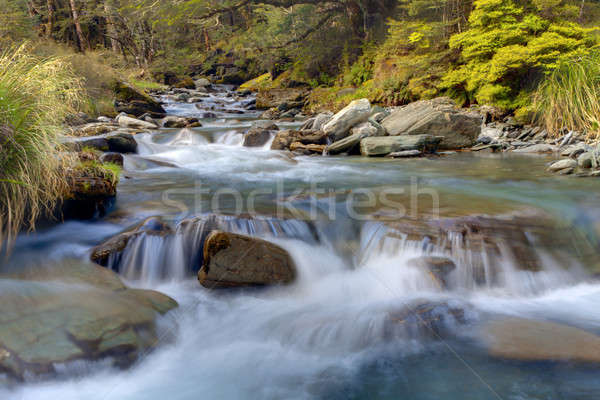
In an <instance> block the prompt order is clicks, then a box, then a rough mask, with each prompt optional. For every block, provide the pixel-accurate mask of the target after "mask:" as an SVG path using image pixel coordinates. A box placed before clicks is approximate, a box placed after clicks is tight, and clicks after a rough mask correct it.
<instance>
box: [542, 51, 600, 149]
mask: <svg viewBox="0 0 600 400" xmlns="http://www.w3.org/2000/svg"><path fill="white" fill-rule="evenodd" d="M533 106H534V110H535V122H537V123H540V124H542V125H544V126H545V127H546V129H547V130H548V132H549V133H550V134H551V135H554V136H558V135H559V133H560V131H561V130H563V129H567V130H575V131H579V132H583V133H585V134H586V136H587V138H588V139H596V138H598V137H599V136H600V51H595V52H593V53H591V54H589V55H587V56H583V57H579V58H577V59H574V60H565V61H563V62H561V63H560V64H559V66H558V68H557V69H556V70H554V71H553V72H552V73H551V74H550V75H548V76H547V77H546V78H545V80H544V81H543V82H542V83H541V85H540V86H539V87H538V89H537V91H536V92H535V94H534V98H533Z"/></svg>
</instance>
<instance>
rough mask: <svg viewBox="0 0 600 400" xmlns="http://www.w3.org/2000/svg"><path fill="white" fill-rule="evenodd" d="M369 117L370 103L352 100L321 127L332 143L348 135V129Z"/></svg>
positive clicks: (365, 100)
mask: <svg viewBox="0 0 600 400" xmlns="http://www.w3.org/2000/svg"><path fill="white" fill-rule="evenodd" d="M369 115H371V103H370V102H369V100H367V99H360V100H354V101H353V102H351V103H350V104H348V105H347V106H346V107H345V108H344V109H343V110H342V111H340V112H339V113H337V114H335V115H334V116H333V118H332V119H331V120H330V121H329V122H327V123H326V124H325V125H324V126H323V132H325V134H326V135H327V136H329V138H330V139H331V140H332V141H337V140H340V139H343V138H345V137H346V136H348V135H349V133H350V129H352V128H353V127H354V126H356V125H359V124H361V123H363V122H365V121H367V119H368V118H369Z"/></svg>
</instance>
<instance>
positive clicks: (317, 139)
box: [271, 130, 327, 150]
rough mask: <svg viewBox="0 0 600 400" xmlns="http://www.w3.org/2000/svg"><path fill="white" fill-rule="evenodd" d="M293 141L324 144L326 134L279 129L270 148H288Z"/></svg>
mask: <svg viewBox="0 0 600 400" xmlns="http://www.w3.org/2000/svg"><path fill="white" fill-rule="evenodd" d="M294 142H300V143H302V144H326V143H327V135H326V134H325V133H324V132H321V131H294V130H283V131H279V132H277V135H276V136H275V139H273V144H272V145H271V150H288V149H289V148H290V146H291V144H292V143H294Z"/></svg>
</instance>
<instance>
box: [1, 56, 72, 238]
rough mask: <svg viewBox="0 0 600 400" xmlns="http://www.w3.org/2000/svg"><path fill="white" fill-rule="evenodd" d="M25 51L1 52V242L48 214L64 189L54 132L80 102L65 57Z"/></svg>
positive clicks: (63, 160) (33, 224)
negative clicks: (40, 56) (43, 55)
mask: <svg viewBox="0 0 600 400" xmlns="http://www.w3.org/2000/svg"><path fill="white" fill-rule="evenodd" d="M29 50H30V49H29V48H28V46H27V45H22V46H20V47H16V48H11V49H8V50H6V51H4V52H2V53H0V247H2V246H3V245H4V244H5V243H6V242H8V243H10V242H11V241H12V239H13V238H14V237H15V236H16V234H17V233H18V232H19V231H20V230H21V229H30V230H31V229H33V228H34V227H35V223H36V221H37V220H38V219H39V218H40V217H41V216H43V215H49V214H50V213H52V212H53V211H54V209H55V207H56V203H57V202H58V201H59V200H60V199H61V198H62V196H63V195H64V193H65V191H66V190H67V187H66V185H67V183H66V181H65V179H64V177H63V171H64V166H65V162H66V160H65V158H64V157H61V154H60V153H59V150H58V141H57V136H58V134H59V132H60V131H61V129H62V125H63V121H64V119H65V116H66V115H67V114H68V113H71V112H73V111H74V110H75V109H76V107H77V106H78V105H80V104H82V101H83V96H82V86H81V81H80V79H78V78H77V77H76V75H75V74H74V73H73V70H72V68H71V65H70V63H69V62H68V61H66V60H65V59H63V58H60V57H48V58H39V57H36V56H32V55H31V54H30V53H29Z"/></svg>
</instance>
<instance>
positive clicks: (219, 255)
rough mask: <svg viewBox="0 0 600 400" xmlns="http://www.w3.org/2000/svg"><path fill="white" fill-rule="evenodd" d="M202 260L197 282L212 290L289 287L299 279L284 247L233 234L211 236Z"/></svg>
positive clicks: (219, 233) (207, 240)
mask: <svg viewBox="0 0 600 400" xmlns="http://www.w3.org/2000/svg"><path fill="white" fill-rule="evenodd" d="M203 260H204V263H203V265H202V268H201V269H200V271H199V272H198V280H199V281H200V284H201V285H202V286H204V287H206V288H209V289H213V288H235V287H247V286H265V285H278V284H289V283H292V282H293V281H294V279H295V278H296V266H295V264H294V261H293V260H292V258H291V257H290V255H289V254H288V253H287V252H286V251H285V250H283V249H282V248H281V247H279V246H277V245H275V244H273V243H269V242H267V241H264V240H261V239H256V238H252V237H248V236H243V235H238V234H234V233H226V232H220V231H215V232H213V233H211V234H210V236H209V237H208V238H207V239H206V242H205V243H204V258H203Z"/></svg>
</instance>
